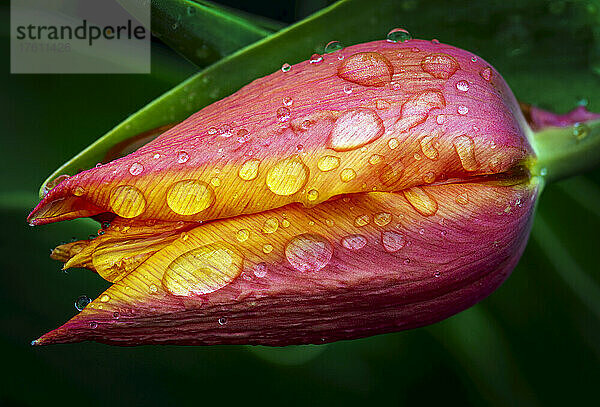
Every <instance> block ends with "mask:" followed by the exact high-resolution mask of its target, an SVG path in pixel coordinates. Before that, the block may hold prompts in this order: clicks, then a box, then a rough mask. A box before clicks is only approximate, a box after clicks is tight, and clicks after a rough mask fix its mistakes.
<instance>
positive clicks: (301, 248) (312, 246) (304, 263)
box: [285, 233, 333, 272]
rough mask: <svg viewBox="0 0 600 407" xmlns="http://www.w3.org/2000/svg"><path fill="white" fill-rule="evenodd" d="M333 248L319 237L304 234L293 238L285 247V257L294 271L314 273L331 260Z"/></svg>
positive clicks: (327, 241)
mask: <svg viewBox="0 0 600 407" xmlns="http://www.w3.org/2000/svg"><path fill="white" fill-rule="evenodd" d="M332 255H333V247H332V246H331V243H329V240H327V239H326V238H324V237H323V236H321V235H316V234H311V233H304V234H301V235H298V236H295V237H294V238H293V239H292V240H290V241H289V242H288V244H287V245H286V247H285V257H286V258H287V260H288V262H289V263H290V264H291V265H292V267H294V268H295V269H296V270H298V271H301V272H314V271H318V270H321V269H322V268H323V267H325V266H326V265H327V264H328V263H329V261H330V260H331V256H332Z"/></svg>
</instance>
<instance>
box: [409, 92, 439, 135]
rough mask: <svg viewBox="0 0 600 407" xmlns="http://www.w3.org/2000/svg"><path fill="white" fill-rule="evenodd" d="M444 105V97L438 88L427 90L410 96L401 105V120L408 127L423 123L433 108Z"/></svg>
mask: <svg viewBox="0 0 600 407" xmlns="http://www.w3.org/2000/svg"><path fill="white" fill-rule="evenodd" d="M444 106H446V99H444V95H442V92H440V91H439V90H427V91H424V92H421V93H418V94H416V95H413V96H411V97H410V98H409V99H408V100H407V101H406V102H404V104H403V105H402V111H401V119H400V121H401V122H405V123H404V125H405V126H406V127H408V128H413V127H415V126H417V125H419V124H421V123H424V122H425V121H426V120H427V117H428V116H429V112H430V111H431V110H432V109H434V108H440V109H441V108H442V107H444Z"/></svg>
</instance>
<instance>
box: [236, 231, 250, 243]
mask: <svg viewBox="0 0 600 407" xmlns="http://www.w3.org/2000/svg"><path fill="white" fill-rule="evenodd" d="M248 237H250V231H249V230H248V229H240V230H238V231H237V232H236V234H235V238H236V239H237V241H238V242H240V243H242V242H245V241H246V240H248Z"/></svg>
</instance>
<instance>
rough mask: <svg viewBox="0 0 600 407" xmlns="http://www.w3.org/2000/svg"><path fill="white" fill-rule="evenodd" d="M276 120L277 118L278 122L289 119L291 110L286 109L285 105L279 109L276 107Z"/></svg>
mask: <svg viewBox="0 0 600 407" xmlns="http://www.w3.org/2000/svg"><path fill="white" fill-rule="evenodd" d="M276 113H277V120H279V121H280V122H282V123H283V122H287V121H288V120H290V116H291V112H290V109H288V108H287V107H280V108H279V109H277V112H276Z"/></svg>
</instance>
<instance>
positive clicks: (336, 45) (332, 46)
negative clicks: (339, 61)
mask: <svg viewBox="0 0 600 407" xmlns="http://www.w3.org/2000/svg"><path fill="white" fill-rule="evenodd" d="M343 48H344V46H343V45H342V43H341V42H339V41H330V42H328V43H327V45H325V53H326V54H331V53H332V52H335V51H339V50H341V49H343Z"/></svg>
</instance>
